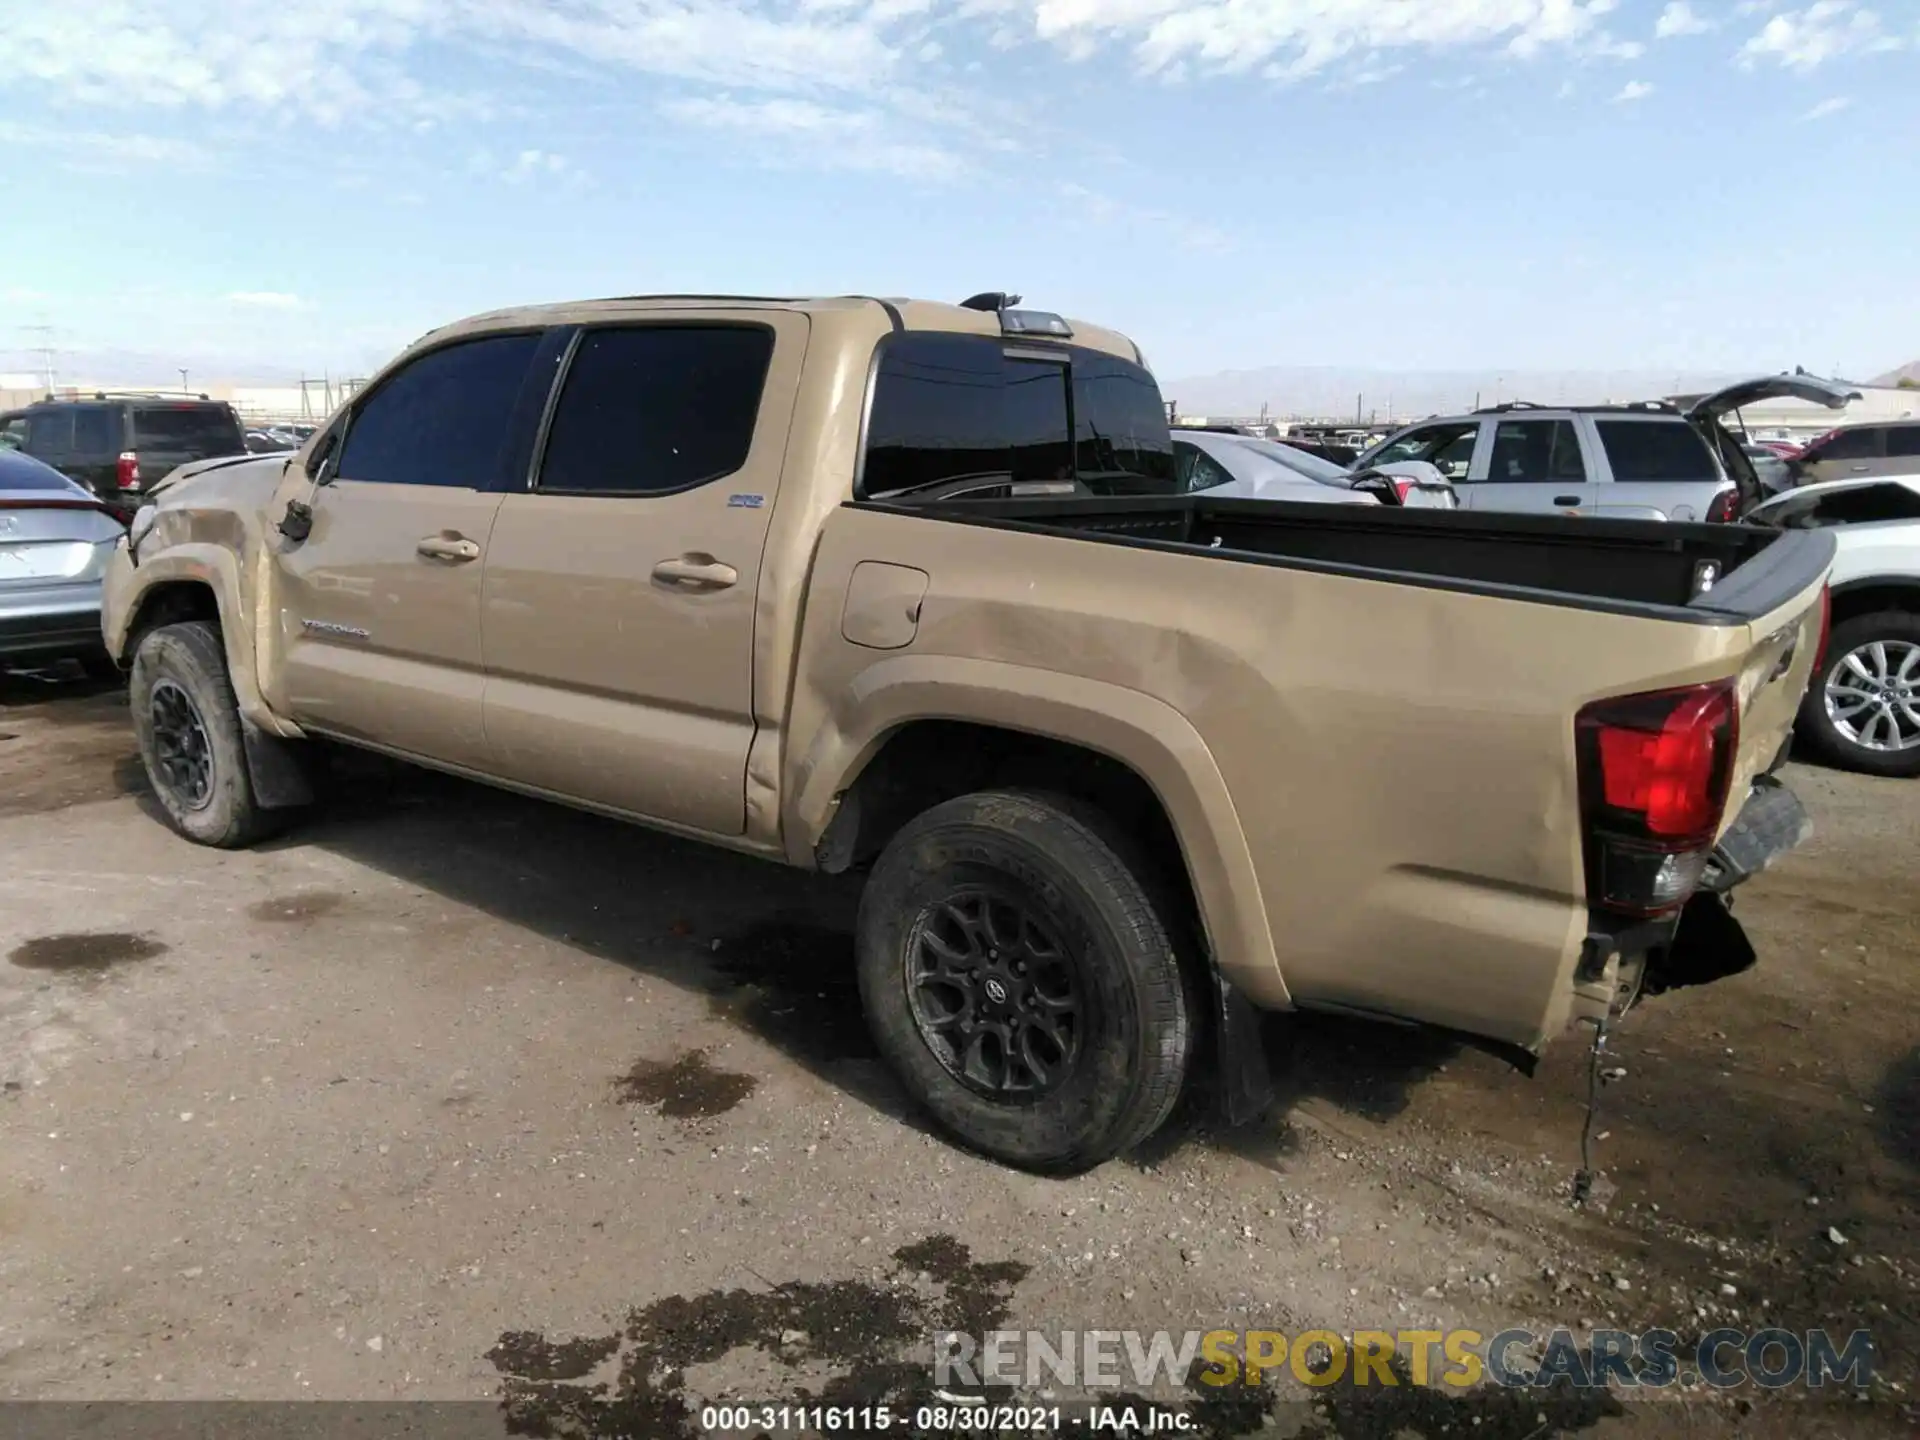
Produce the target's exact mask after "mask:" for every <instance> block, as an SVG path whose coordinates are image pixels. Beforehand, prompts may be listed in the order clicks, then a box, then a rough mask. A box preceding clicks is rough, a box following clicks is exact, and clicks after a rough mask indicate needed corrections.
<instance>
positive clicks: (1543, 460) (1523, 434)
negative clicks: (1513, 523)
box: [1487, 420, 1587, 485]
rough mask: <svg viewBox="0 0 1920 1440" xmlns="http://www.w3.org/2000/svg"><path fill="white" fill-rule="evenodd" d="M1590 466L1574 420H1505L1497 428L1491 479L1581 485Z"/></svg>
mask: <svg viewBox="0 0 1920 1440" xmlns="http://www.w3.org/2000/svg"><path fill="white" fill-rule="evenodd" d="M1586 478H1587V467H1586V465H1585V464H1584V463H1582V461H1581V459H1580V437H1579V436H1578V435H1576V434H1575V433H1574V429H1573V422H1572V421H1571V420H1502V421H1501V422H1500V423H1499V424H1498V425H1497V426H1496V427H1495V429H1494V432H1493V459H1492V460H1491V462H1489V464H1488V466H1487V479H1488V480H1489V481H1491V482H1492V483H1494V484H1496V485H1543V484H1546V483H1547V482H1549V481H1560V482H1564V483H1566V484H1569V485H1579V484H1582V483H1584V482H1585V481H1586Z"/></svg>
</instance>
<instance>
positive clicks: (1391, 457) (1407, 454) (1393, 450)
mask: <svg viewBox="0 0 1920 1440" xmlns="http://www.w3.org/2000/svg"><path fill="white" fill-rule="evenodd" d="M1479 438H1480V422H1479V421H1478V420H1459V421H1454V422H1452V423H1451V424H1446V425H1422V426H1421V427H1420V428H1419V429H1418V430H1409V431H1408V432H1407V433H1406V434H1405V435H1402V436H1401V437H1400V438H1399V439H1398V440H1394V441H1392V442H1390V443H1389V444H1387V445H1386V446H1385V447H1383V448H1382V449H1381V450H1380V452H1379V453H1378V454H1377V455H1373V456H1370V457H1369V458H1368V460H1367V463H1368V464H1369V465H1388V464H1391V463H1392V462H1394V461H1396V460H1424V461H1426V462H1427V463H1428V464H1429V465H1435V466H1438V467H1439V469H1440V473H1441V474H1443V475H1445V476H1446V477H1447V478H1448V479H1449V480H1461V479H1465V478H1466V474H1467V467H1468V466H1469V465H1470V464H1472V463H1473V445H1474V442H1475V441H1476V440H1478V439H1479Z"/></svg>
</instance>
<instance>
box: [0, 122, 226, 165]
mask: <svg viewBox="0 0 1920 1440" xmlns="http://www.w3.org/2000/svg"><path fill="white" fill-rule="evenodd" d="M0 145H10V146H17V147H19V148H21V149H31V150H38V151H40V152H42V153H44V154H47V155H52V156H57V157H58V158H59V160H60V163H61V164H62V165H64V166H65V167H66V168H69V169H84V170H91V171H117V170H123V169H125V168H127V167H129V166H132V165H136V164H137V165H140V166H143V167H148V168H151V167H153V166H166V167H170V168H173V169H179V170H196V169H199V168H201V167H203V166H204V165H205V164H206V163H207V159H208V156H207V153H206V151H204V150H202V149H201V148H200V147H199V146H197V145H190V144H188V143H187V142H186V141H184V140H174V139H171V138H168V137H166V136H161V135H148V134H143V133H139V132H133V133H109V132H104V131H98V130H67V129H56V128H54V127H52V126H45V125H22V124H20V123H18V122H16V121H11V120H0Z"/></svg>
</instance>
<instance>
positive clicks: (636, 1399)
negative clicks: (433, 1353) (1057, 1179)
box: [487, 1236, 1027, 1440]
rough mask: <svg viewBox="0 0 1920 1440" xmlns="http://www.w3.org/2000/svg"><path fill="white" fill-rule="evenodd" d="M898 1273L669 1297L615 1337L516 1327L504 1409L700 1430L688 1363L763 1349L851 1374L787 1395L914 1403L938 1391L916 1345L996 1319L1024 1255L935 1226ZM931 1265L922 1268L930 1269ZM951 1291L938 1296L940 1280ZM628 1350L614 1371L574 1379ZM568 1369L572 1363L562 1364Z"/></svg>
mask: <svg viewBox="0 0 1920 1440" xmlns="http://www.w3.org/2000/svg"><path fill="white" fill-rule="evenodd" d="M893 1259H894V1263H895V1269H896V1273H895V1276H894V1282H893V1283H892V1284H870V1283H868V1282H865V1281H857V1280H835V1281H827V1282H823V1283H815V1282H807V1281H789V1282H788V1283H786V1284H783V1285H775V1286H774V1287H772V1289H770V1290H710V1291H707V1292H706V1293H704V1294H700V1295H693V1296H684V1295H669V1296H667V1297H666V1298H665V1299H662V1300H656V1301H654V1302H653V1303H652V1304H650V1305H648V1306H646V1307H644V1308H642V1309H638V1310H634V1311H632V1312H631V1313H630V1314H629V1315H628V1316H627V1320H626V1323H625V1325H624V1326H622V1327H621V1329H620V1330H619V1331H617V1332H615V1333H614V1334H612V1335H606V1336H598V1337H592V1338H586V1339H581V1338H575V1339H570V1340H563V1341H557V1342H556V1341H550V1340H548V1339H547V1338H546V1337H545V1336H543V1335H540V1334H538V1333H537V1332H532V1331H509V1332H508V1333H507V1334H505V1335H502V1336H501V1337H500V1343H499V1344H497V1345H496V1346H494V1348H493V1349H492V1350H490V1351H488V1352H487V1359H488V1360H490V1361H492V1362H493V1365H494V1368H495V1369H497V1370H498V1371H499V1372H500V1374H501V1376H502V1381H501V1391H500V1408H501V1412H502V1414H503V1416H504V1417H505V1420H506V1426H507V1430H508V1432H509V1433H511V1434H514V1435H538V1436H556V1435H566V1436H573V1437H578V1440H613V1437H616V1436H619V1437H624V1436H643V1435H644V1436H648V1437H656V1436H657V1437H663V1440H692V1437H694V1436H697V1435H699V1434H700V1433H701V1432H700V1429H699V1423H698V1422H699V1407H700V1404H701V1401H702V1400H703V1399H706V1398H708V1397H703V1396H697V1395H688V1394H687V1393H686V1391H685V1373H686V1370H687V1368H688V1367H689V1366H694V1365H704V1364H711V1363H713V1362H715V1361H718V1360H722V1359H724V1358H725V1357H726V1356H727V1355H729V1354H731V1353H733V1352H734V1351H737V1350H742V1349H753V1350H758V1351H761V1352H762V1353H764V1354H765V1355H767V1356H769V1357H771V1358H772V1359H773V1360H775V1361H776V1362H777V1363H779V1364H781V1365H784V1366H787V1367H789V1368H791V1369H793V1370H794V1371H795V1373H796V1376H797V1375H798V1374H799V1373H800V1367H802V1366H806V1367H808V1373H810V1374H817V1373H818V1371H819V1369H820V1368H821V1367H822V1366H831V1367H834V1368H836V1369H838V1370H839V1371H840V1372H841V1373H839V1374H838V1375H835V1376H834V1377H833V1378H831V1379H828V1380H826V1381H824V1382H822V1383H821V1385H820V1387H819V1389H818V1390H817V1391H815V1390H809V1389H807V1388H806V1387H805V1386H803V1385H801V1384H799V1383H798V1382H797V1381H796V1383H795V1384H794V1386H793V1387H792V1389H791V1391H790V1392H789V1393H788V1394H786V1395H783V1397H782V1402H783V1403H790V1404H793V1405H801V1404H805V1405H856V1406H861V1405H880V1404H887V1405H892V1406H894V1407H895V1408H896V1411H898V1410H899V1409H902V1408H904V1409H905V1410H906V1411H907V1412H908V1413H909V1414H910V1413H911V1410H912V1408H913V1406H914V1405H915V1404H916V1403H919V1402H922V1401H927V1400H931V1399H933V1398H934V1395H933V1387H932V1380H931V1376H930V1374H929V1371H928V1367H927V1363H926V1358H925V1356H924V1355H922V1354H918V1353H915V1352H916V1349H917V1347H920V1346H923V1345H924V1343H925V1341H926V1338H927V1336H928V1335H929V1334H930V1333H931V1332H933V1331H936V1330H985V1329H992V1328H994V1327H995V1326H997V1325H998V1324H1000V1323H1001V1322H1002V1321H1003V1320H1004V1319H1005V1318H1006V1315H1007V1309H1008V1306H1009V1304H1010V1303H1011V1301H1012V1298H1013V1289H1014V1286H1016V1285H1018V1284H1019V1283H1020V1281H1021V1280H1023V1279H1025V1278H1026V1275H1027V1267H1026V1266H1025V1265H1022V1264H1020V1263H1019V1262H1017V1261H999V1262H995V1263H988V1264H980V1263H977V1262H975V1261H974V1259H973V1257H972V1254H971V1252H970V1251H969V1250H968V1249H967V1247H966V1246H965V1245H963V1244H961V1243H960V1242H959V1241H957V1240H954V1239H952V1238H951V1237H948V1236H934V1237H931V1238H930V1239H928V1240H924V1241H921V1242H919V1243H918V1244H917V1245H907V1246H903V1247H901V1248H900V1249H899V1250H896V1251H895V1252H894V1255H893ZM922 1277H924V1279H923V1278H922ZM936 1283H937V1284H938V1285H939V1286H940V1287H941V1290H942V1292H943V1293H941V1294H940V1295H938V1296H935V1295H933V1294H932V1293H930V1292H931V1288H932V1286H933V1285H934V1284H936ZM616 1355H618V1357H619V1369H618V1376H617V1378H616V1379H614V1380H612V1381H611V1382H597V1383H590V1384H581V1383H569V1382H570V1381H578V1380H582V1379H584V1378H585V1376H586V1375H588V1374H589V1373H590V1372H591V1371H592V1370H593V1369H595V1368H597V1367H598V1366H599V1365H601V1364H602V1363H604V1362H606V1361H608V1360H611V1359H613V1358H614V1357H615V1356H616ZM562 1372H568V1373H566V1374H562Z"/></svg>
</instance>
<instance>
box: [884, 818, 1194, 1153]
mask: <svg viewBox="0 0 1920 1440" xmlns="http://www.w3.org/2000/svg"><path fill="white" fill-rule="evenodd" d="M1123 851H1124V846H1123V844H1122V843H1121V842H1120V841H1119V840H1118V837H1116V836H1114V835H1112V834H1111V833H1110V826H1109V823H1108V822H1107V821H1106V820H1105V818H1104V817H1103V816H1101V815H1100V814H1098V813H1097V812H1094V811H1091V810H1088V809H1086V808H1084V807H1081V806H1078V805H1076V804H1075V803H1074V802H1073V801H1070V800H1066V799H1063V798H1060V797H1054V796H1047V795H1039V794H1029V793H1024V792H1018V791H992V792H985V793H981V794H975V795H966V796H962V797H960V798H959V799H957V800H950V801H948V802H946V803H945V804H942V805H938V806H935V807H934V808H933V809H931V810H929V811H927V812H926V813H925V814H923V815H921V816H919V817H918V818H917V819H915V820H913V821H911V822H910V823H909V824H908V825H907V826H906V827H905V828H903V829H902V830H901V831H900V833H899V834H898V835H897V836H895V837H894V839H893V841H892V842H891V843H890V844H889V845H888V846H887V848H886V850H885V851H884V852H883V853H882V854H881V856H880V859H879V862H878V863H877V864H876V865H875V867H874V871H873V874H872V876H871V878H870V879H869V880H868V883H867V888H866V891H865V893H864V895H863V896H862V897H861V903H860V920H859V936H858V948H859V969H860V990H861V996H862V999H863V1001H864V1003H865V1006H866V1011H867V1017H868V1021H869V1024H870V1025H871V1026H872V1028H873V1032H874V1037H875V1040H876V1042H877V1043H878V1045H879V1047H880V1050H881V1053H882V1054H884V1055H885V1056H886V1057H887V1059H888V1060H889V1061H890V1062H891V1063H892V1065H893V1067H894V1069H895V1071H896V1072H897V1073H898V1074H899V1076H900V1078H901V1080H902V1081H903V1083H904V1084H905V1085H906V1087H907V1089H908V1090H909V1091H910V1092H911V1093H912V1094H913V1095H914V1096H915V1098H916V1099H918V1100H919V1101H920V1102H921V1103H922V1104H924V1105H925V1106H926V1107H927V1109H928V1110H930V1111H932V1112H933V1114H934V1116H935V1117H936V1118H938V1119H939V1120H940V1121H941V1123H942V1124H944V1125H945V1126H946V1127H947V1128H948V1129H950V1130H951V1131H953V1132H954V1133H955V1134H956V1135H957V1136H958V1137H959V1138H960V1139H961V1140H963V1141H965V1142H966V1143H967V1144H969V1145H971V1146H973V1147H974V1148H975V1149H978V1150H980V1151H982V1152H984V1153H986V1154H988V1155H991V1156H993V1157H994V1158H995V1159H998V1160H1002V1161H1005V1162H1007V1163H1009V1164H1012V1165H1018V1166H1021V1167H1023V1168H1027V1169H1032V1170H1039V1171H1046V1172H1053V1173H1073V1172H1076V1171H1080V1170H1085V1169H1087V1168H1089V1167H1091V1166H1093V1165H1097V1164H1099V1163H1100V1162H1101V1161H1103V1160H1106V1159H1108V1158H1110V1157H1111V1156H1113V1155H1116V1154H1118V1153H1120V1152H1121V1151H1124V1150H1127V1149H1129V1148H1131V1147H1132V1146H1134V1145H1137V1144H1138V1143H1139V1142H1140V1141H1142V1140H1144V1139H1146V1138H1147V1136H1149V1135H1150V1134H1152V1133H1153V1132H1154V1131H1155V1130H1157V1129H1158V1128H1159V1127H1160V1125H1161V1124H1162V1123H1163V1122H1164V1121H1165V1120H1166V1118H1167V1116H1168V1114H1169V1113H1170V1112H1171V1111H1172V1109H1173V1106H1174V1103H1175V1101H1176V1100H1177V1099H1178V1098H1179V1095H1180V1088H1181V1085H1182V1083H1183V1081H1184V1080H1185V1077H1186V1073H1187V1069H1188V1065H1189V1062H1190V1060H1191V1058H1192V1053H1193V1048H1194V1040H1195V1017H1194V1015H1193V1012H1192V1009H1191V1005H1190V1001H1189V997H1188V993H1187V989H1186V987H1185V984H1184V981H1183V977H1182V972H1181V967H1180V962H1179V959H1178V958H1177V957H1176V955H1175V953H1174V947H1173V944H1172V941H1171V939H1170V937H1169V932H1168V927H1167V924H1166V923H1165V921H1164V920H1163V919H1162V917H1161V915H1160V914H1159V912H1158V911H1157V909H1156V907H1155V906H1154V904H1153V902H1152V899H1151V898H1150V894H1149V891H1148V890H1147V889H1146V888H1145V887H1144V886H1143V884H1142V883H1141V880H1140V878H1139V877H1138V876H1137V875H1136V874H1135V873H1134V871H1133V870H1132V869H1131V868H1129V866H1128V865H1127V864H1126V863H1125V862H1124V861H1123V860H1122V859H1121V855H1122V853H1123Z"/></svg>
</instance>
